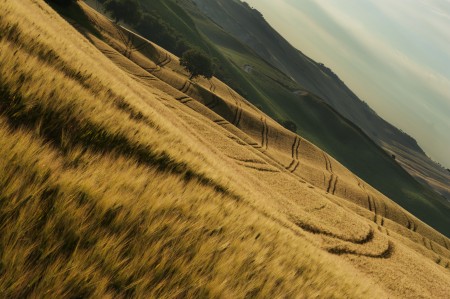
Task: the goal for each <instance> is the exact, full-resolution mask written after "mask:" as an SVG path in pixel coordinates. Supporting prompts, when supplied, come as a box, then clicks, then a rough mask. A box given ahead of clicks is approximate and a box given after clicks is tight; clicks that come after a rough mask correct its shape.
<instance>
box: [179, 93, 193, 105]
mask: <svg viewBox="0 0 450 299" xmlns="http://www.w3.org/2000/svg"><path fill="white" fill-rule="evenodd" d="M175 99H176V100H177V101H180V102H181V103H183V104H186V103H189V102H191V101H192V100H193V99H192V98H191V97H189V96H186V95H184V96H181V97H178V98H175Z"/></svg>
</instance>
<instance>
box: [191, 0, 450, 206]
mask: <svg viewBox="0 0 450 299" xmlns="http://www.w3.org/2000/svg"><path fill="white" fill-rule="evenodd" d="M195 2H196V3H197V5H198V6H199V7H201V9H202V10H204V11H205V12H206V13H207V15H208V16H209V17H210V18H211V19H213V20H215V22H217V23H219V24H220V25H221V26H222V27H223V28H224V29H225V30H226V31H227V32H228V33H230V34H232V35H233V36H235V37H237V38H238V39H239V40H241V41H243V42H244V43H245V44H246V45H248V46H249V47H251V48H252V49H254V50H255V51H256V52H257V53H258V54H259V55H260V56H261V57H263V58H264V59H265V60H267V61H270V62H271V63H273V64H274V65H275V66H277V67H279V68H280V69H282V70H283V71H284V72H285V73H286V74H289V75H290V76H292V77H293V78H295V79H296V80H297V82H300V83H301V84H304V85H305V86H306V87H307V88H308V89H309V90H310V91H312V92H314V93H315V94H318V95H320V96H321V97H322V98H323V99H325V100H326V101H327V102H328V103H329V104H331V105H332V106H333V107H334V108H335V109H336V110H338V111H339V112H340V113H341V114H342V115H343V116H344V117H346V118H348V119H350V120H351V121H352V122H354V123H355V124H357V125H358V126H359V127H361V128H362V129H363V131H364V132H365V133H367V134H368V135H369V136H370V137H371V138H372V139H373V140H375V141H376V142H378V143H379V144H380V145H382V146H383V148H385V149H387V151H388V152H392V153H394V154H395V155H396V156H397V160H398V161H399V163H400V164H401V165H402V166H404V168H405V169H406V170H407V171H408V172H409V173H410V174H411V175H412V176H414V177H415V178H417V179H418V180H419V181H420V182H425V184H428V185H429V186H431V187H432V188H433V189H434V190H436V191H437V192H439V193H440V194H442V195H444V196H445V197H447V198H449V194H450V193H449V192H450V191H449V188H450V187H449V184H450V175H449V173H448V172H447V171H446V170H445V169H443V168H442V167H440V166H439V165H437V164H436V163H434V162H433V161H432V160H431V159H430V158H428V157H427V156H426V155H425V154H424V153H423V151H422V150H421V149H420V147H419V146H418V145H417V143H416V141H415V140H414V139H413V138H411V137H410V136H408V135H406V134H404V133H403V132H401V131H400V130H398V129H397V128H395V127H394V126H392V125H391V124H389V123H387V122H386V121H384V120H383V119H382V118H380V117H379V116H378V115H377V114H376V113H375V112H374V111H373V110H372V109H371V108H370V107H369V106H367V104H366V103H364V102H362V101H361V100H360V99H358V97H357V96H356V95H355V94H354V93H353V92H352V91H351V90H350V89H349V88H348V87H347V86H346V85H345V84H344V83H343V82H342V81H341V80H340V79H339V78H338V77H337V76H336V75H335V74H334V73H332V72H331V71H330V70H329V69H327V68H326V67H324V66H323V65H320V64H318V63H316V62H314V61H312V60H311V59H309V58H308V57H307V56H305V55H303V54H302V53H301V52H299V51H297V50H296V49H295V48H294V47H292V46H291V45H290V44H289V43H288V42H287V41H286V40H285V39H284V38H283V37H282V36H280V35H279V34H278V33H277V32H276V31H275V30H273V28H271V27H270V25H269V24H268V23H267V22H266V21H265V20H264V18H262V17H261V15H260V14H259V13H258V12H257V11H255V10H252V9H250V8H249V7H248V6H246V5H243V3H242V2H240V1H239V0H224V1H215V2H210V1H203V0H196V1H195ZM219 12H220V13H219ZM438 199H443V198H438ZM441 201H442V200H441ZM443 202H444V203H447V201H446V200H443Z"/></svg>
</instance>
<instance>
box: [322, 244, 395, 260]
mask: <svg viewBox="0 0 450 299" xmlns="http://www.w3.org/2000/svg"><path fill="white" fill-rule="evenodd" d="M327 251H328V252H329V253H332V254H335V255H344V254H348V255H356V256H364V257H370V258H378V259H388V258H390V257H391V256H392V254H393V253H394V244H393V243H392V242H391V241H388V245H387V248H386V249H385V250H384V251H383V252H381V253H379V254H371V253H360V252H358V251H356V250H352V249H348V248H342V247H333V248H329V249H327Z"/></svg>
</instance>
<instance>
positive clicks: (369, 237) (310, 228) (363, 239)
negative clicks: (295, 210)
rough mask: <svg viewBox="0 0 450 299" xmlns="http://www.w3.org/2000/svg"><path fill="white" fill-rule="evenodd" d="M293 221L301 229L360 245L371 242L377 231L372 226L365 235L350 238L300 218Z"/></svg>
mask: <svg viewBox="0 0 450 299" xmlns="http://www.w3.org/2000/svg"><path fill="white" fill-rule="evenodd" d="M293 222H294V224H295V225H297V226H298V227H300V228H301V229H303V230H305V231H307V232H309V233H312V234H315V235H324V236H327V237H331V238H334V239H337V240H341V241H345V242H349V243H353V244H358V245H363V244H366V243H369V242H371V241H372V240H373V238H374V235H375V232H374V230H373V229H372V228H371V227H370V228H369V231H368V233H367V234H366V235H365V236H363V237H361V238H359V239H354V238H349V237H345V236H339V235H336V234H334V233H331V232H328V231H324V230H321V229H319V228H317V227H315V226H313V225H311V224H308V223H304V222H301V221H298V220H297V221H293Z"/></svg>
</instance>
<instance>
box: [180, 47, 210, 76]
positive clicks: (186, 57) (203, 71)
mask: <svg viewBox="0 0 450 299" xmlns="http://www.w3.org/2000/svg"><path fill="white" fill-rule="evenodd" d="M180 65H181V66H183V67H184V69H185V70H186V71H188V72H189V73H190V74H191V76H190V77H189V80H191V79H194V78H196V77H198V76H203V77H205V78H206V79H210V78H211V77H212V76H213V75H214V67H213V63H212V61H211V59H210V58H209V57H208V56H206V54H204V53H203V52H201V51H199V50H196V49H191V50H187V51H186V52H184V53H183V55H182V56H181V58H180Z"/></svg>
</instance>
